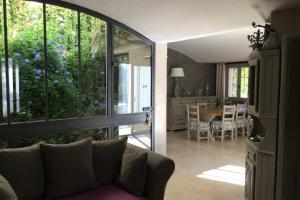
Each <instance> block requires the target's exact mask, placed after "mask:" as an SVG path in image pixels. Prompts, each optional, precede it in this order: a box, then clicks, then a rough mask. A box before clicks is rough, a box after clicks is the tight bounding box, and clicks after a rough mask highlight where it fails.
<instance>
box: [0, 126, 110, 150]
mask: <svg viewBox="0 0 300 200" xmlns="http://www.w3.org/2000/svg"><path fill="white" fill-rule="evenodd" d="M84 138H92V139H93V140H106V139H107V130H106V129H91V130H80V131H70V132H65V133H56V134H49V135H43V136H33V137H24V138H18V139H10V140H0V149H4V148H19V147H27V146H31V145H33V144H36V143H39V142H46V143H50V144H68V143H71V142H76V141H79V140H82V139H84Z"/></svg>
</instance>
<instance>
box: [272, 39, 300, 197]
mask: <svg viewBox="0 0 300 200" xmlns="http://www.w3.org/2000/svg"><path fill="white" fill-rule="evenodd" d="M281 67H282V70H281V88H280V104H279V105H280V106H279V116H280V117H279V131H278V132H279V135H278V152H277V153H278V154H277V155H278V156H277V176H276V200H298V199H300V190H299V188H300V83H299V78H300V34H291V35H286V36H285V37H284V39H283V42H282V64H281Z"/></svg>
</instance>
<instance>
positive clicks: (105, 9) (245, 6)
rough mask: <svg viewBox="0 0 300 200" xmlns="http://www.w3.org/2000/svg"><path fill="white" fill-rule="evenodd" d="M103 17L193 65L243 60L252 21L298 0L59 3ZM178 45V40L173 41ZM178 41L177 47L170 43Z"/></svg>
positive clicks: (79, 0)
mask: <svg viewBox="0 0 300 200" xmlns="http://www.w3.org/2000/svg"><path fill="white" fill-rule="evenodd" d="M65 1H68V2H71V3H74V4H77V5H80V6H83V7H86V8H89V9H91V10H95V11H97V12H99V13H102V14H104V15H107V16H109V17H111V18H113V19H115V20H117V21H119V22H121V23H124V24H126V25H127V26H129V27H131V28H133V29H135V30H136V31H138V32H140V33H141V34H143V35H145V36H146V37H148V38H149V39H151V40H152V41H154V42H171V43H170V44H169V47H170V48H172V49H174V50H176V51H179V52H181V53H183V54H185V55H187V56H189V57H191V58H193V59H194V60H196V61H198V62H221V61H222V62H225V61H226V62H230V61H241V60H245V59H246V58H247V55H248V54H249V52H250V49H249V48H248V47H247V46H248V44H249V43H248V42H247V39H246V36H247V35H248V34H250V33H252V32H253V29H252V28H251V27H250V26H249V25H250V24H251V22H252V21H255V22H257V23H263V22H264V21H265V19H264V18H268V17H269V15H270V12H271V11H273V10H276V9H280V8H286V7H291V6H294V5H296V4H298V3H299V2H300V1H299V0H163V1H162V0H151V1H149V0H126V1H125V0H123V1H120V0H65ZM178 41H180V42H178ZM175 42H178V43H175Z"/></svg>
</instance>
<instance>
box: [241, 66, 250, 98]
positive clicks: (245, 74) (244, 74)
mask: <svg viewBox="0 0 300 200" xmlns="http://www.w3.org/2000/svg"><path fill="white" fill-rule="evenodd" d="M248 84H249V67H242V68H241V98H248Z"/></svg>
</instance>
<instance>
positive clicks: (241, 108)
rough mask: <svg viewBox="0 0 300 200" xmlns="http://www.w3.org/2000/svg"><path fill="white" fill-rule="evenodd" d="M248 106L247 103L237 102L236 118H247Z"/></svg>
mask: <svg viewBox="0 0 300 200" xmlns="http://www.w3.org/2000/svg"><path fill="white" fill-rule="evenodd" d="M246 111H247V106H246V104H237V105H236V111H235V119H237V120H239V119H245V118H246Z"/></svg>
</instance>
